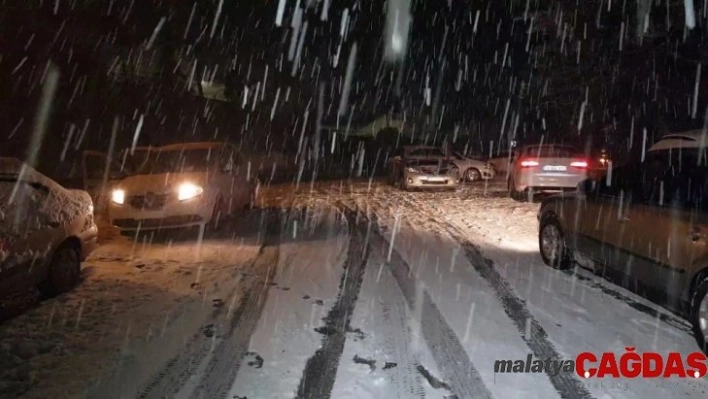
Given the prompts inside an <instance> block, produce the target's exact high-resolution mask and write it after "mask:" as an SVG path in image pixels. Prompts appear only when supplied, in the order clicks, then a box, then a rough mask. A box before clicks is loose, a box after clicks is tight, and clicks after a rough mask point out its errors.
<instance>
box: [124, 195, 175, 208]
mask: <svg viewBox="0 0 708 399" xmlns="http://www.w3.org/2000/svg"><path fill="white" fill-rule="evenodd" d="M167 199H168V194H145V195H133V196H131V197H130V198H128V204H130V206H132V207H133V208H135V209H147V210H155V209H162V208H163V207H164V206H165V204H166V203H167Z"/></svg>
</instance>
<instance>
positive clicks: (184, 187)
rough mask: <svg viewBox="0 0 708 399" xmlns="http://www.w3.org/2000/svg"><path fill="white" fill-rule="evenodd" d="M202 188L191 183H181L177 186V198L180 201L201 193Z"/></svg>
mask: <svg viewBox="0 0 708 399" xmlns="http://www.w3.org/2000/svg"><path fill="white" fill-rule="evenodd" d="M203 192H204V189H203V188H201V187H199V186H197V185H196V184H192V183H182V184H180V186H179V187H178V188H177V199H178V200H180V201H186V200H188V199H192V198H194V197H198V196H200V195H202V193H203Z"/></svg>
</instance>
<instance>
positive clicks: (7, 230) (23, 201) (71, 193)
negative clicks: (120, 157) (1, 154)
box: [0, 158, 93, 237]
mask: <svg viewBox="0 0 708 399" xmlns="http://www.w3.org/2000/svg"><path fill="white" fill-rule="evenodd" d="M0 176H2V177H11V178H16V179H18V180H22V181H26V182H30V183H36V184H39V185H41V186H44V187H46V188H48V189H49V193H48V194H49V195H48V196H46V197H45V198H42V199H40V197H36V196H35V195H34V194H33V195H31V196H27V195H28V193H29V192H24V191H21V190H18V191H15V192H14V193H13V192H12V191H10V192H5V191H2V192H0V203H2V204H3V207H2V209H0V236H5V237H10V236H15V235H17V234H18V233H19V231H18V228H19V227H22V229H24V227H28V228H29V229H30V230H39V229H42V228H47V227H48V225H49V224H54V223H58V224H62V225H67V224H70V223H71V222H73V221H74V220H75V219H76V218H77V217H79V216H81V215H85V214H87V213H92V212H93V201H92V200H91V197H90V196H89V194H88V193H87V192H86V191H83V190H68V189H65V188H64V187H62V186H61V185H59V183H57V182H55V181H54V180H52V179H50V178H48V177H46V176H44V175H43V174H41V173H39V172H38V171H37V170H35V169H34V168H32V167H31V166H29V165H26V164H24V163H22V162H21V161H19V160H16V159H11V158H0ZM13 191H14V190H13ZM13 195H14V197H13ZM18 195H19V196H20V197H18ZM11 197H12V201H10V199H11ZM34 201H37V202H34ZM18 215H19V216H18ZM12 217H21V218H22V221H23V222H22V224H18V223H16V222H13V221H11V220H10V218H12ZM23 226H24V227H23Z"/></svg>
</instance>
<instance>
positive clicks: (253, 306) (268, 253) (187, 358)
mask: <svg viewBox="0 0 708 399" xmlns="http://www.w3.org/2000/svg"><path fill="white" fill-rule="evenodd" d="M272 219H274V216H273V215H272V214H267V215H265V218H264V222H265V223H266V226H265V227H266V232H265V235H264V242H263V244H262V245H261V248H260V250H259V253H258V256H257V257H256V259H254V260H253V262H252V265H251V266H250V267H249V268H248V270H249V271H253V272H254V273H255V277H256V279H255V281H253V282H252V284H251V286H250V287H249V288H248V289H247V290H246V291H245V292H244V294H243V296H242V297H241V298H240V302H239V305H238V307H237V308H236V309H235V310H234V311H233V314H232V315H231V316H230V317H231V322H230V329H229V331H228V332H226V335H225V336H224V337H218V334H219V333H220V331H218V330H217V331H212V334H205V333H204V330H201V331H199V332H197V333H196V334H194V335H193V336H192V337H191V338H190V339H189V341H187V343H186V345H185V348H184V350H183V351H182V352H181V353H180V354H178V355H177V356H175V357H174V358H173V359H172V360H170V361H169V362H168V363H167V364H166V366H165V367H164V368H163V369H162V370H161V371H160V372H159V373H158V375H157V376H156V377H155V378H153V379H152V380H151V381H150V382H149V383H148V384H147V386H146V387H145V388H144V389H143V390H142V391H141V392H140V393H139V395H137V397H138V398H140V399H153V398H155V399H156V398H166V397H189V396H190V394H191V395H192V396H193V395H197V394H201V393H202V391H204V390H206V391H208V393H209V394H211V393H212V392H214V391H215V390H217V389H221V390H222V391H223V386H224V385H226V388H225V392H223V393H222V394H221V395H218V394H215V395H207V396H205V397H207V398H216V397H224V396H225V395H226V394H227V393H228V390H229V388H230V386H231V385H230V384H231V383H232V382H233V378H232V379H231V380H228V381H222V382H223V383H221V384H218V383H217V381H218V380H220V379H225V378H226V379H228V377H227V376H226V374H225V373H224V372H223V368H224V367H223V363H224V362H227V363H229V367H231V370H228V371H231V372H232V373H233V377H234V378H235V374H236V373H237V372H238V368H239V366H240V361H241V359H242V357H243V354H244V353H245V349H243V350H242V348H243V347H244V345H243V343H244V342H242V341H245V348H247V347H248V341H249V339H250V334H251V333H252V330H254V329H255V326H256V324H257V323H258V320H259V319H260V311H261V310H262V309H263V304H264V303H265V298H262V300H261V301H260V302H259V301H258V300H259V299H260V297H261V296H265V295H267V289H268V288H269V286H268V285H267V282H268V281H271V280H272V277H273V274H274V273H275V271H276V266H275V265H277V256H278V239H279V237H280V224H279V223H277V222H276V223H274V222H273V220H272ZM273 257H275V260H276V261H275V263H273ZM260 266H262V267H260ZM259 270H267V273H259ZM262 294H264V295H262ZM259 306H260V307H259ZM224 312H227V313H228V312H229V311H228V308H227V307H223V308H219V309H217V310H215V311H214V312H213V313H212V315H211V317H210V320H212V321H214V325H218V323H217V322H216V319H217V318H219V317H220V316H222V314H223V313H224ZM227 316H228V314H227ZM241 325H247V326H251V325H252V328H244V329H240V328H239V329H238V332H237V334H234V332H235V330H236V327H237V326H238V327H240V326H241ZM246 332H248V335H247V336H246V337H244V336H243V335H244V334H245V333H246ZM207 335H209V336H207ZM225 345H226V346H228V347H226V348H225ZM225 349H226V350H225ZM239 350H241V352H239V353H238V354H236V352H238V351H239ZM205 362H208V363H207V364H206V365H205V364H204V363H205ZM205 366H206V367H205ZM202 369H204V370H206V371H207V372H213V373H214V375H213V376H211V375H210V374H206V375H204V376H203V377H202V378H201V380H199V385H198V386H197V387H196V389H195V388H194V387H191V386H189V383H190V382H192V381H190V379H191V378H192V377H195V373H198V372H200V371H202ZM201 374H203V373H200V375H201ZM229 374H230V373H229ZM196 377H199V375H197V376H196ZM185 390H186V391H190V392H184V391H185ZM191 391H194V393H192V392H191Z"/></svg>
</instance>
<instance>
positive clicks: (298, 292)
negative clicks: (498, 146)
mask: <svg viewBox="0 0 708 399" xmlns="http://www.w3.org/2000/svg"><path fill="white" fill-rule="evenodd" d="M337 203H343V204H345V205H346V206H348V207H351V208H358V209H359V210H361V212H363V213H365V214H367V215H368V216H369V217H370V218H372V219H374V220H376V221H377V222H378V223H379V225H380V229H381V231H382V232H383V236H384V241H380V244H376V245H377V247H376V250H372V251H371V253H370V254H369V255H368V258H365V259H363V262H364V264H365V266H364V269H363V270H364V272H363V273H364V274H363V282H362V283H361V286H360V291H358V297H357V300H356V302H355V304H354V307H353V312H352V313H351V320H350V321H349V322H350V324H349V329H348V330H347V332H346V341H344V344H343V349H341V357H340V358H338V368H337V372H336V378H335V380H334V381H333V391H332V395H331V396H332V397H336V398H395V397H400V398H404V397H406V398H407V397H420V398H423V397H426V398H443V397H445V396H446V395H450V394H451V393H455V392H451V391H454V390H453V389H451V388H450V389H446V388H445V387H446V386H448V387H449V386H453V387H454V386H456V385H457V386H458V387H459V386H460V384H462V385H464V384H465V383H466V382H462V383H461V382H460V381H455V380H454V376H455V375H457V376H459V375H460V374H459V373H458V374H455V369H456V368H459V364H457V363H456V361H454V360H452V358H450V359H447V361H446V358H445V357H444V356H453V355H454V354H453V355H451V354H450V348H458V347H459V349H460V352H461V353H460V354H459V355H460V356H461V357H458V359H462V360H465V359H467V360H466V361H468V362H469V366H470V370H465V372H467V373H469V374H468V375H469V376H470V377H469V378H470V380H471V381H475V383H479V385H481V386H482V387H481V388H480V392H482V395H481V396H482V397H495V398H506V397H524V398H553V397H560V396H561V395H560V394H559V388H558V386H559V380H558V379H553V378H551V377H548V376H546V375H544V374H499V373H496V374H495V373H494V361H495V360H501V359H509V360H521V359H526V356H527V355H529V354H531V353H535V351H536V352H538V351H539V346H538V344H539V343H540V344H542V345H541V349H542V350H541V352H543V353H544V354H549V353H555V354H557V355H559V356H562V357H563V358H566V359H572V358H574V357H575V356H576V355H577V354H578V353H579V352H583V351H592V352H595V353H601V352H606V351H614V352H617V353H623V351H624V348H625V347H627V346H633V347H636V348H637V351H639V352H641V351H658V352H660V353H667V352H670V351H678V352H682V353H684V354H685V353H689V352H693V351H696V350H697V349H698V348H697V345H696V343H695V341H694V339H693V337H692V336H691V335H690V332H689V327H688V325H687V323H686V322H684V321H682V320H680V319H678V318H677V317H676V316H673V315H671V314H670V313H668V312H666V311H665V310H663V309H662V308H660V307H658V306H656V305H653V304H651V303H650V302H648V301H646V300H644V299H642V298H639V297H638V296H636V295H633V294H631V293H629V292H627V291H626V290H623V289H621V288H618V287H616V286H614V285H612V284H611V283H608V282H605V281H604V280H602V279H600V278H598V277H596V276H594V275H593V274H592V273H591V272H589V271H587V270H584V269H580V268H576V270H574V271H572V272H570V273H569V272H562V271H557V270H553V269H551V268H549V267H547V266H545V265H543V263H542V261H541V259H540V256H539V254H538V243H537V231H536V229H537V227H536V223H537V221H536V211H537V208H538V204H529V203H524V202H517V201H513V200H511V199H509V198H507V196H506V193H505V190H504V188H503V187H501V186H500V185H499V184H498V183H492V184H484V183H482V184H477V185H473V186H465V187H463V188H461V189H460V190H458V191H457V192H455V193H408V192H403V191H399V190H396V189H394V188H392V187H389V186H386V185H384V184H382V183H380V182H378V181H361V182H343V181H336V182H323V183H316V184H309V183H304V182H303V184H300V185H299V186H298V187H297V188H296V189H294V187H293V186H292V185H282V186H273V187H266V188H264V198H263V202H262V204H261V205H262V206H263V207H269V208H277V207H285V208H301V209H304V210H306V215H305V217H291V218H290V219H288V221H287V224H286V226H285V228H284V229H283V230H282V231H280V234H281V236H280V239H279V246H278V250H277V255H276V256H277V262H275V261H274V262H271V263H274V264H273V265H272V266H274V267H276V266H277V267H276V268H275V271H274V274H272V280H269V278H270V276H271V275H270V274H269V273H266V272H264V271H263V270H256V269H259V268H270V267H271V265H269V264H268V265H266V264H264V263H263V262H266V263H267V261H261V263H258V262H257V261H256V259H258V257H259V256H260V255H261V253H262V251H259V250H260V249H261V245H260V244H261V239H262V237H261V236H260V234H261V231H257V230H259V228H258V227H257V226H259V224H258V222H257V220H256V219H257V216H254V217H253V218H251V219H248V218H246V219H244V220H239V221H238V222H237V225H238V226H237V227H236V228H235V231H227V232H224V233H222V234H219V235H217V236H212V237H210V238H208V239H205V240H204V241H203V242H202V243H201V245H200V244H199V243H198V242H197V243H195V241H194V239H195V236H196V233H193V235H188V234H187V233H185V234H187V235H183V234H181V233H180V234H177V235H172V234H168V235H159V236H155V237H150V236H144V237H140V238H138V239H131V238H126V237H120V236H116V235H115V234H113V233H109V234H106V231H105V229H102V235H101V241H102V242H103V243H104V245H103V246H102V247H100V248H99V249H98V250H97V251H96V252H95V253H94V255H93V256H92V257H91V258H90V259H89V260H88V261H87V262H86V263H85V265H84V266H85V271H84V274H85V281H84V282H83V284H82V285H81V286H79V287H78V288H77V289H76V290H75V291H73V292H71V293H69V294H66V295H63V296H61V297H59V298H56V299H52V300H48V301H45V302H43V303H41V304H40V305H39V306H38V307H36V308H34V309H30V310H29V311H27V312H25V313H24V314H22V315H20V316H18V317H16V318H14V319H12V320H10V321H9V322H6V323H4V324H2V325H0V337H1V341H0V397H6V396H8V397H14V396H19V395H21V394H24V397H28V398H45V397H72V396H83V395H84V394H86V395H87V396H88V397H115V396H116V395H117V392H121V393H123V394H126V395H127V396H128V397H135V396H136V394H137V392H138V391H139V390H142V389H144V388H145V386H146V384H147V383H148V382H150V381H154V380H153V379H154V378H155V376H156V375H163V374H165V373H166V375H168V376H169V377H170V378H177V379H179V378H186V379H188V381H186V385H185V386H184V387H182V388H178V389H179V390H180V393H181V394H184V395H186V396H189V395H190V393H196V392H197V391H196V390H197V389H206V390H207V391H209V392H212V391H211V390H212V389H213V390H214V392H217V391H218V390H219V389H220V388H218V387H214V386H212V387H209V386H205V388H204V387H198V384H203V383H204V382H207V383H212V382H213V383H216V384H217V385H219V384H222V383H224V382H225V383H226V384H227V385H226V388H225V389H226V391H225V392H224V393H228V397H248V398H252V397H274V396H277V397H293V396H295V395H296V393H297V390H298V386H299V384H302V382H303V381H302V378H303V375H304V374H306V373H305V371H307V364H308V361H309V360H311V359H312V358H313V356H314V355H315V352H317V351H318V349H320V348H321V347H323V345H324V342H325V341H326V338H327V337H328V336H329V335H328V334H330V333H331V332H330V331H325V330H323V329H322V327H323V326H325V325H326V323H327V321H326V320H323V318H325V316H326V315H328V314H329V312H330V311H331V310H332V309H334V308H336V305H337V303H338V301H339V300H340V298H341V296H342V287H341V285H340V279H341V278H342V275H343V273H349V271H348V270H349V269H347V270H346V271H345V270H344V269H343V264H344V263H345V262H346V259H348V258H349V257H350V256H351V255H352V254H351V250H350V249H351V248H349V246H350V244H351V242H352V241H351V240H352V236H351V235H350V234H349V232H348V227H347V226H346V223H342V218H341V217H338V216H335V215H336V214H337V211H336V210H334V209H333V205H334V204H337ZM189 234H192V233H189ZM170 240H171V241H170ZM372 242H373V241H372ZM469 243H472V244H474V246H476V247H478V248H479V250H480V251H481V254H482V255H483V256H484V257H486V258H489V259H490V260H491V261H492V262H493V263H492V264H488V263H486V262H485V260H484V259H483V258H482V257H480V255H479V254H478V253H477V252H475V251H474V250H473V248H472V249H471V245H470V244H469ZM372 245H373V244H372ZM352 248H355V247H352ZM348 249H349V250H348ZM399 255H400V256H399ZM268 259H270V258H268ZM273 259H275V258H273ZM485 267H486V268H487V269H485ZM401 271H403V272H404V274H405V275H402V274H401ZM259 273H260V274H261V278H265V280H264V281H261V282H262V285H263V286H265V290H266V291H267V292H265V293H264V292H263V291H259V292H260V293H259V295H258V297H261V295H262V298H264V301H263V303H262V307H261V305H260V304H258V302H260V301H259V300H258V299H255V300H250V302H248V301H246V302H248V303H247V304H246V308H247V312H251V311H252V316H249V317H251V319H252V320H251V319H248V317H247V318H246V319H244V320H242V321H243V322H244V323H246V324H248V323H251V325H252V326H253V330H252V333H247V334H250V335H245V339H244V340H243V341H241V338H240V337H235V341H233V342H234V343H235V344H236V346H239V345H241V344H242V342H243V348H244V350H245V353H246V355H245V357H244V358H243V359H241V360H234V361H231V360H228V361H220V360H219V361H217V360H218V359H217V358H218V357H219V356H220V355H221V357H224V356H233V353H231V352H229V353H226V355H224V354H223V353H221V352H219V351H221V350H226V351H227V352H228V351H229V348H231V346H233V345H232V341H230V340H232V339H234V337H231V336H229V334H231V333H227V334H226V335H223V332H222V333H221V335H220V333H219V332H214V330H215V329H220V328H222V326H223V325H224V324H225V323H226V325H227V326H228V325H232V326H233V324H231V323H229V321H230V320H231V319H229V317H230V316H229V315H231V308H232V307H233V306H234V304H236V303H240V302H241V298H242V297H243V298H247V297H248V293H247V291H245V290H248V287H256V282H254V281H255V280H253V277H250V276H252V275H257V274H259ZM402 276H403V277H402ZM495 276H496V277H495ZM406 278H408V279H409V281H403V280H405V279H406ZM409 283H410V284H412V285H413V286H414V287H411V286H406V284H409ZM411 292H414V294H413V295H415V296H416V298H415V299H414V300H415V302H416V303H415V304H414V305H411V301H412V299H411ZM426 298H429V299H427V300H428V301H429V302H430V304H428V305H427V307H426V306H421V305H420V304H421V303H422V304H425V303H426V302H425V300H426ZM249 306H250V307H249ZM221 308H224V309H226V308H228V309H229V312H228V313H227V314H226V315H224V314H220V315H219V314H218V311H219V309H221ZM431 309H432V310H433V311H434V312H438V315H439V318H435V317H433V318H431V317H430V315H428V314H425V313H424V312H429V311H430V310H431ZM224 313H226V312H224ZM217 316H218V317H217ZM340 316H341V315H340ZM234 320H238V319H234ZM431 323H433V324H435V323H437V324H440V326H438V325H431ZM239 326H241V324H238V325H237V326H235V327H232V331H233V329H234V328H235V331H237V332H238V331H239ZM249 328H250V327H249ZM316 329H317V331H316ZM221 331H223V330H221ZM249 331H250V330H249ZM448 332H449V333H448ZM195 334H196V335H198V336H200V337H201V336H202V335H203V336H205V337H212V336H213V337H214V338H213V341H205V342H202V343H200V345H206V347H205V348H206V349H204V350H203V351H202V352H200V353H206V352H208V356H207V357H206V358H204V359H202V360H199V362H198V364H195V365H189V364H188V366H187V368H186V369H184V370H182V369H180V370H170V369H169V368H165V367H166V366H165V364H167V362H168V360H174V359H175V356H178V355H180V353H182V354H184V353H187V354H188V355H189V354H190V353H197V352H193V349H190V348H189V342H192V341H190V340H194V336H195ZM451 336H454V337H455V338H451ZM190 337H191V338H190ZM249 337H250V338H249ZM210 340H211V338H210ZM450 340H452V341H450ZM457 341H459V342H457ZM209 342H213V344H209ZM440 343H442V344H443V345H448V347H447V348H444V347H441V346H440V345H439V344H440ZM185 344H186V346H185ZM224 345H226V346H224ZM449 345H452V346H449ZM209 347H211V349H210V348H209ZM239 347H240V346H239ZM235 350H240V349H235ZM189 351H192V352H189ZM544 351H545V352H544ZM234 353H240V352H234ZM441 353H442V354H444V356H441ZM189 356H191V355H189ZM183 357H184V356H183ZM453 357H454V356H453ZM215 359H217V360H215ZM542 360H543V359H542ZM180 361H185V359H181V360H179V361H178V362H177V363H179V362H180ZM186 361H187V363H189V360H188V359H187V360H186ZM234 362H236V363H234ZM463 363H464V362H463ZM214 364H216V366H215V365H214ZM234 365H235V366H234ZM192 366H194V367H196V368H194V367H192ZM217 366H218V367H217ZM214 367H217V369H218V368H220V367H221V369H222V370H226V371H225V372H224V371H222V372H220V373H221V374H220V375H217V376H215V377H213V378H211V377H208V376H205V375H204V374H205V373H208V372H210V371H208V370H211V371H213V370H214V369H215V368H214ZM230 367H231V368H233V367H236V370H235V371H233V373H234V374H233V380H231V379H229V378H230V373H231V371H229V368H230ZM451 370H452V371H451ZM310 371H312V370H310ZM458 371H459V370H458ZM180 373H182V374H180ZM185 373H186V374H185ZM183 374H184V376H182V375H183ZM451 376H452V378H451ZM463 379H464V378H463ZM169 381H171V380H167V382H165V381H159V380H158V382H157V383H156V384H158V385H159V384H163V385H162V388H160V389H162V391H163V392H169V389H168V388H169V386H168V385H169V384H171V382H169ZM176 382H180V381H179V380H177V381H176ZM184 382H185V381H182V383H184ZM572 382H573V381H570V383H572ZM576 382H577V383H578V384H579V387H580V388H581V389H583V390H585V391H586V397H594V398H610V397H612V398H632V399H633V398H643V397H674V396H681V397H686V398H691V397H696V398H698V397H706V395H707V394H706V385H705V384H695V383H694V384H693V385H691V384H688V383H678V384H676V383H674V384H669V383H666V382H665V383H663V384H660V383H658V382H653V383H650V382H645V381H638V380H637V381H626V380H620V381H610V382H608V381H604V382H603V383H600V382H597V381H582V382H581V381H579V380H578V381H576ZM151 383H152V382H151ZM560 383H568V380H564V381H560ZM165 384H167V386H168V387H167V388H165ZM207 385H208V384H207ZM433 385H436V386H437V389H436V388H434V387H433ZM485 392H486V393H485ZM152 394H153V395H157V394H158V391H153V392H152ZM178 397H181V396H179V395H178ZM460 397H464V396H460Z"/></svg>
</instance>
